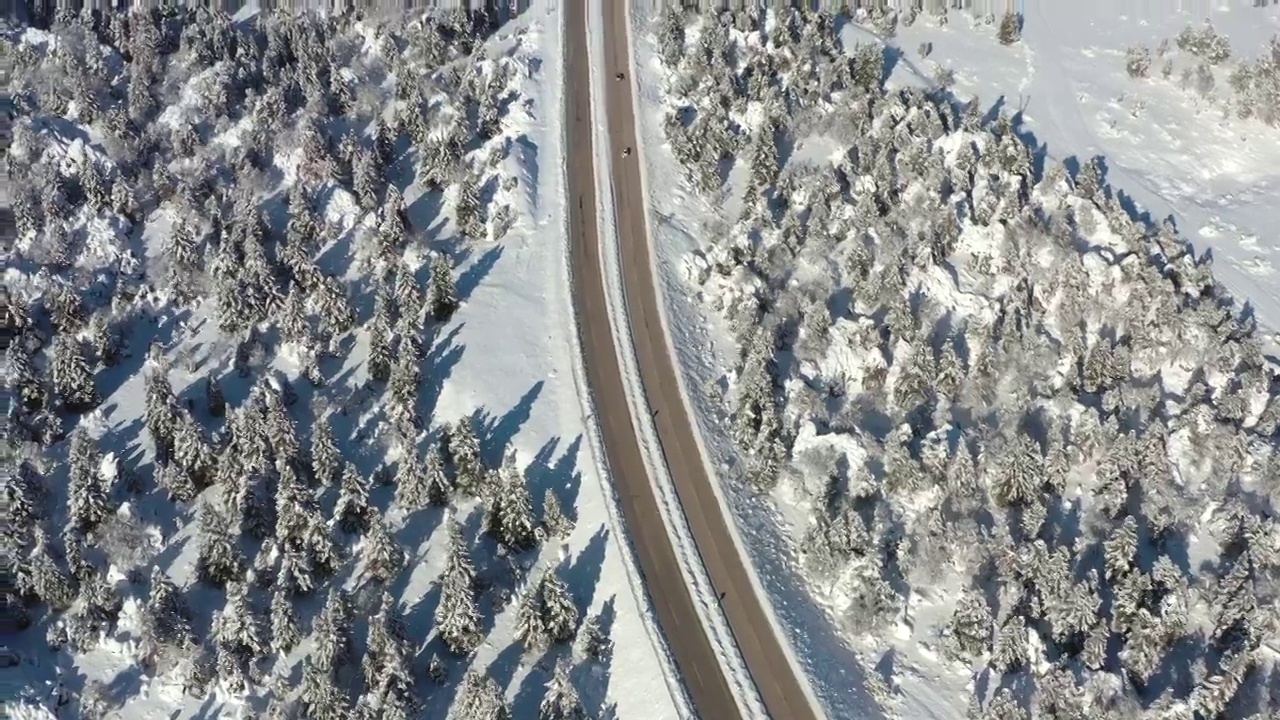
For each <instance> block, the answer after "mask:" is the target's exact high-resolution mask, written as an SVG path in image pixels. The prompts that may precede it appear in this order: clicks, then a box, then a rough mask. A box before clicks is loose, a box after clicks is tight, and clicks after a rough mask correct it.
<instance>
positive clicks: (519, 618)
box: [515, 582, 551, 652]
mask: <svg viewBox="0 0 1280 720" xmlns="http://www.w3.org/2000/svg"><path fill="white" fill-rule="evenodd" d="M515 637H516V640H518V641H520V644H521V645H523V646H524V648H525V650H528V651H530V652H541V651H543V650H546V649H547V646H548V645H550V644H551V636H550V634H549V633H548V632H547V624H546V621H545V620H544V618H543V608H542V583H541V582H539V583H536V584H534V585H530V586H529V587H527V588H525V591H524V593H523V594H522V595H521V597H520V606H519V607H518V608H517V609H516V630H515Z"/></svg>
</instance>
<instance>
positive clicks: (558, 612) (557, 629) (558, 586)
mask: <svg viewBox="0 0 1280 720" xmlns="http://www.w3.org/2000/svg"><path fill="white" fill-rule="evenodd" d="M540 585H541V589H542V607H543V620H544V622H545V623H546V628H547V635H548V637H550V638H551V641H552V642H557V643H563V642H568V641H569V640H570V639H572V638H573V634H574V632H575V631H576V630H577V628H578V608H577V606H576V605H574V603H573V596H572V595H570V594H569V587H568V586H567V585H565V583H564V580H562V579H560V574H559V573H558V572H556V571H555V570H548V571H547V572H546V573H545V574H544V575H543V576H542V582H541V583H540Z"/></svg>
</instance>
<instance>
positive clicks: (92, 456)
mask: <svg viewBox="0 0 1280 720" xmlns="http://www.w3.org/2000/svg"><path fill="white" fill-rule="evenodd" d="M67 464H68V466H69V469H70V471H69V473H68V475H69V477H68V481H67V514H68V520H70V521H71V524H72V526H74V527H76V528H78V529H80V530H81V531H85V532H87V531H89V530H92V529H93V528H95V527H97V526H98V524H99V523H101V522H102V520H103V519H104V518H105V517H106V516H107V514H108V513H109V512H110V511H111V505H110V496H109V494H108V492H107V487H106V486H105V484H104V483H103V481H102V476H101V472H100V467H99V466H100V465H101V464H102V451H101V450H99V449H98V443H97V441H96V440H94V439H93V438H92V437H90V436H89V433H88V431H87V430H85V429H84V426H78V427H76V429H75V430H74V431H72V433H71V449H70V451H69V453H68V463H67Z"/></svg>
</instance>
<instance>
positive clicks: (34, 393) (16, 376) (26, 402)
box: [5, 335, 45, 410]
mask: <svg viewBox="0 0 1280 720" xmlns="http://www.w3.org/2000/svg"><path fill="white" fill-rule="evenodd" d="M26 337H27V336H26V335H20V336H18V337H17V338H14V339H13V340H11V341H10V342H9V347H8V348H7V349H6V350H5V369H6V372H5V386H6V387H7V388H9V389H10V390H11V391H13V392H15V393H16V394H17V396H18V398H19V399H20V400H21V402H22V407H24V408H25V409H27V410H39V409H40V408H41V407H42V406H43V405H44V401H45V388H44V382H43V381H42V380H41V378H40V373H38V372H37V371H36V366H35V362H34V361H33V359H32V357H31V352H30V350H29V348H28V345H27V343H26V341H25V338H26Z"/></svg>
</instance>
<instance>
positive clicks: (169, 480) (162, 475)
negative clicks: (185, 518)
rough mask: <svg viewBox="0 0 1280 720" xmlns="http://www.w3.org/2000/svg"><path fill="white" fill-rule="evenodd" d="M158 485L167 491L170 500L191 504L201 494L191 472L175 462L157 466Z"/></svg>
mask: <svg viewBox="0 0 1280 720" xmlns="http://www.w3.org/2000/svg"><path fill="white" fill-rule="evenodd" d="M156 486H157V487H160V489H163V491H165V493H166V495H168V496H169V500H172V501H174V502H180V503H183V505H189V503H191V502H192V501H195V500H196V497H198V496H200V488H198V487H196V480H193V479H191V473H187V470H186V469H184V468H182V466H180V465H178V464H175V462H163V464H159V466H157V468H156Z"/></svg>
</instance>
